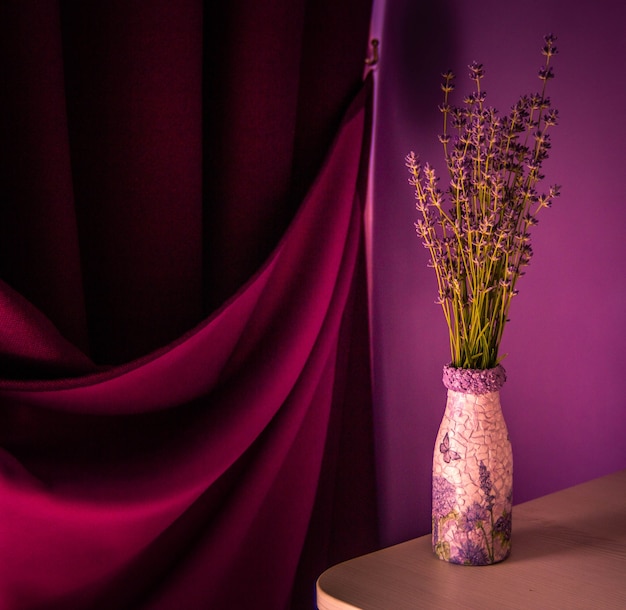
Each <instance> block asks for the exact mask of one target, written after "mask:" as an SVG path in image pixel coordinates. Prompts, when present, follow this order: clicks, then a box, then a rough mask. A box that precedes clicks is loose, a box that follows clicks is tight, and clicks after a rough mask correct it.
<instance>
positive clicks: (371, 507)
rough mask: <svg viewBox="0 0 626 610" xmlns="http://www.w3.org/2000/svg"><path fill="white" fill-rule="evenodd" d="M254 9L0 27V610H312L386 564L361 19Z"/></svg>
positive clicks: (99, 13)
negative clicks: (375, 405) (322, 29)
mask: <svg viewBox="0 0 626 610" xmlns="http://www.w3.org/2000/svg"><path fill="white" fill-rule="evenodd" d="M221 4H229V3H220V5H221ZM258 4H264V5H265V4H266V3H255V2H248V1H245V2H235V3H232V6H231V9H230V10H228V11H227V10H226V8H225V7H222V6H220V7H219V8H215V11H214V13H210V12H209V9H207V8H205V7H203V6H202V3H201V2H197V1H191V0H184V1H181V2H176V3H173V2H166V1H157V2H147V1H133V2H121V1H120V2H110V3H89V2H87V3H85V2H59V3H56V2H33V3H21V2H3V3H1V4H0V30H2V31H1V32H0V63H1V72H0V76H1V77H2V83H1V85H2V88H1V92H0V127H1V138H0V144H1V146H0V151H1V153H0V197H1V199H0V273H1V277H2V280H0V367H1V369H0V375H1V377H2V379H1V380H0V608H2V609H3V610H25V609H34V608H46V609H53V608H63V609H66V608H72V609H77V610H78V609H81V608H103V609H104V608H107V609H109V608H133V609H135V608H137V609H139V608H146V609H148V608H149V609H153V608H154V609H157V608H163V609H178V608H190V609H194V608H198V609H204V608H207V609H208V608H210V609H216V610H219V609H221V608H228V609H235V610H237V609H239V608H251V607H254V608H261V609H262V608H268V609H270V608H271V609H277V608H311V607H312V606H313V603H314V602H313V599H314V593H313V592H314V581H315V577H316V576H317V575H318V574H319V573H320V572H321V570H323V569H324V568H325V567H327V566H328V565H330V564H331V563H334V562H336V561H339V560H342V559H345V558H347V557H349V556H351V555H356V554H360V553H362V552H366V551H368V550H371V549H372V548H373V547H374V545H375V543H376V539H375V538H376V506H375V490H374V476H373V472H374V465H373V449H372V434H371V432H372V430H371V428H372V426H371V424H372V422H371V412H370V406H371V405H370V396H371V394H370V377H369V342H368V332H367V328H368V322H367V296H366V278H365V270H364V252H363V223H362V220H363V219H362V215H363V204H364V193H365V181H366V177H367V176H366V161H367V151H368V147H369V141H368V136H369V129H370V122H371V117H370V116H369V104H370V100H371V82H370V81H369V80H368V81H366V83H365V84H364V85H360V84H359V83H360V70H361V68H362V61H363V50H364V48H365V44H364V42H365V40H366V36H367V29H366V25H367V21H368V18H369V3H364V2H360V1H359V0H354V1H353V2H349V3H346V4H347V5H348V8H346V7H345V6H344V5H342V7H341V8H337V9H336V10H335V9H332V10H331V4H330V3H326V2H310V3H305V2H302V3H300V2H282V3H281V2H277V3H269V4H270V6H268V7H266V9H265V10H266V11H267V12H263V9H261V8H260V7H258V6H257V5H258ZM229 6H230V4H229ZM333 6H334V5H333ZM357 8H358V9H359V10H355V9H357ZM246 9H249V10H246ZM350 10H351V11H352V12H351V13H350ZM324 11H326V13H325V12H324ZM203 13H204V17H203ZM323 14H328V15H329V19H328V24H327V25H328V30H327V31H326V36H327V38H323V37H321V36H320V33H319V31H318V29H319V25H320V23H321V22H324V20H322V19H320V16H321V15H323ZM209 15H210V17H211V19H209ZM268 17H272V19H273V20H274V21H269V22H268V21H267V18H268ZM203 19H204V21H203ZM324 23H325V22H324ZM289 24H291V25H292V26H293V27H291V28H288V27H287V25H289ZM345 24H349V25H350V26H351V27H353V28H355V29H354V30H353V31H351V32H348V33H349V35H348V33H347V32H346V28H345V27H342V25H344V26H345ZM279 25H280V27H278V26H279ZM296 26H299V27H296ZM348 29H350V28H348ZM260 32H261V33H262V34H263V36H262V37H261V38H260V39H259V38H257V37H256V35H257V34H259V33H260ZM316 32H317V35H316V36H315V35H314V34H315V33H316ZM339 33H343V38H340V37H338V35H339ZM240 37H242V38H240ZM322 40H325V41H326V45H325V46H324V44H322ZM244 41H246V42H245V44H244ZM306 41H309V42H308V43H307V42H306ZM312 41H314V42H312ZM348 41H349V42H348ZM257 43H258V44H259V47H258V49H257V52H256V53H254V52H252V51H251V48H252V47H254V45H255V44H257ZM325 47H326V48H325ZM359 47H360V48H359ZM296 48H297V49H298V52H297V53H296V55H295V57H294V55H293V54H290V53H289V51H294V49H296ZM328 48H330V51H329V50H328ZM305 49H306V50H305ZM337 49H342V50H343V53H344V55H343V57H342V59H343V61H341V62H339V63H338V64H337V65H338V67H336V68H334V69H333V66H334V65H335V64H336V63H337V61H336V60H337V57H338V56H337V55H336V54H335V55H333V53H334V52H335V51H337ZM238 55H241V56H242V57H238ZM279 59H280V60H283V59H284V60H285V61H286V63H287V64H291V70H292V71H291V72H289V71H288V72H286V73H283V72H282V71H281V69H280V65H282V63H281V62H279ZM314 59H315V61H314ZM255 60H256V62H257V63H256V65H255V63H254V62H255ZM316 61H317V63H316ZM283 63H284V62H283ZM279 64H280V65H279ZM307 66H308V68H307ZM324 68H327V69H326V70H324ZM307 75H308V77H309V78H307ZM350 75H351V76H350ZM218 76H219V78H218ZM265 77H266V78H265ZM242 79H243V80H242ZM320 83H324V84H320ZM313 91H314V94H313ZM325 91H326V92H327V95H325V93H324V92H325ZM252 94H254V95H255V96H256V101H255V100H254V98H251V97H250V96H251V95H252ZM320 100H323V101H324V103H321V102H320ZM283 102H284V103H283ZM318 102H320V103H318ZM349 102H351V103H350V104H349ZM311 104H312V105H311ZM280 108H283V109H285V108H287V109H291V110H290V112H282V113H281V112H280V111H279V109H280ZM255 109H258V110H259V113H260V114H259V115H258V116H256V115H255V113H254V111H255ZM342 115H343V118H341V116H342ZM307 117H308V118H309V119H310V121H307ZM229 126H230V127H232V130H231V129H229ZM316 126H317V127H319V128H316ZM321 126H323V128H321ZM281 127H282V128H281ZM246 130H248V131H246ZM244 134H245V135H246V136H247V137H244ZM331 141H332V145H331ZM246 142H247V143H248V146H245V145H244V144H245V143H246ZM237 145H239V146H240V147H238V146H237ZM323 159H324V160H323ZM322 160H323V161H322ZM251 163H257V164H258V166H251V165H250V164H251ZM240 183H241V184H240ZM255 195H256V196H257V197H256V198H254V197H255ZM252 198H254V200H253V201H251V199H252ZM269 208H271V209H269ZM295 210H297V213H296V215H295V217H294V212H295ZM220 268H223V270H224V275H223V277H221V276H220V274H219V273H217V271H218V270H219V269H220Z"/></svg>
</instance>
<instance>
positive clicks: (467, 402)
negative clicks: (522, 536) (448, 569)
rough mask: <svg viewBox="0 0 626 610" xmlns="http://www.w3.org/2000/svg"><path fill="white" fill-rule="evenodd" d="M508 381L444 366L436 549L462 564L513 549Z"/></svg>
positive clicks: (495, 558)
mask: <svg viewBox="0 0 626 610" xmlns="http://www.w3.org/2000/svg"><path fill="white" fill-rule="evenodd" d="M505 380H506V373H505V371H504V368H503V367H502V366H497V367H495V368H493V369H487V370H480V369H458V368H454V367H450V366H447V367H444V373H443V382H444V385H445V386H446V388H447V389H448V399H447V403H446V409H445V413H444V415H443V419H442V421H441V425H440V427H439V433H438V434H437V441H436V443H435V450H434V453H433V498H432V500H433V504H432V520H433V523H432V525H433V530H432V537H433V551H434V552H435V554H436V555H437V557H439V558H440V559H442V560H444V561H449V562H451V563H458V564H463V565H474V566H476V565H489V564H492V563H497V562H499V561H502V560H503V559H506V558H507V557H508V556H509V553H510V552H511V516H512V495H513V454H512V451H511V442H510V440H509V434H508V431H507V427H506V422H505V421H504V417H503V415H502V408H501V406H500V388H501V387H502V385H503V384H504V382H505Z"/></svg>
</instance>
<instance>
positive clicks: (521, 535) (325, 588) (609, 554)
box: [317, 470, 626, 610]
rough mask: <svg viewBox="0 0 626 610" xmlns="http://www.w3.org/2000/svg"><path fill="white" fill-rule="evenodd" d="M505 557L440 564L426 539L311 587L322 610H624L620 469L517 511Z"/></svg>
mask: <svg viewBox="0 0 626 610" xmlns="http://www.w3.org/2000/svg"><path fill="white" fill-rule="evenodd" d="M512 549H513V550H512V552H511V556H510V557H509V558H508V559H506V560H505V561H503V562H502V563H499V564H495V565H492V566H484V567H471V566H459V565H454V564H450V563H447V562H444V561H441V560H439V559H437V558H436V557H435V556H434V555H433V553H432V551H431V540H430V535H427V536H422V537H421V538H416V539H415V540H409V541H408V542H404V543H401V544H397V545H395V546H392V547H389V548H386V549H383V550H381V551H377V552H375V553H370V554H368V555H363V556H362V557H357V558H356V559H352V560H350V561H346V562H344V563H341V564H338V565H336V566H334V567H332V568H330V569H328V570H326V571H325V572H324V573H323V574H322V575H321V576H320V577H319V579H318V581H317V606H318V609H319V610H347V609H349V608H361V609H362V610H405V609H406V610H408V609H411V610H415V609H416V608H445V609H446V610H453V609H458V608H469V609H473V608H477V609H478V608H480V609H490V608H517V609H524V610H526V609H533V610H535V609H544V608H555V609H558V610H572V609H576V608H584V609H585V610H600V609H605V608H620V609H621V610H624V609H626V470H622V471H620V472H616V473H614V474H610V475H606V476H604V477H601V478H599V479H594V480H593V481H589V482H587V483H583V484H581V485H577V486H575V487H570V488H568V489H564V490H562V491H559V492H556V493H553V494H550V495H548V496H544V497H542V498H537V499H536V500H531V501H530V502H525V503H523V504H518V505H516V506H515V507H514V508H513V547H512Z"/></svg>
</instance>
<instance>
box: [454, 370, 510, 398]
mask: <svg viewBox="0 0 626 610" xmlns="http://www.w3.org/2000/svg"><path fill="white" fill-rule="evenodd" d="M505 381H506V371H505V370H504V367H503V366H502V365H501V364H498V365H497V366H495V367H493V368H491V369H463V368H458V367H454V366H452V365H451V364H447V365H446V366H444V367H443V385H444V386H446V388H448V390H452V391H454V392H463V393H464V394H477V395H480V394H488V393H489V392H497V391H498V390H499V389H500V388H501V387H502V386H503V385H504V382H505Z"/></svg>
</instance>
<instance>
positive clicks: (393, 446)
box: [371, 0, 626, 544]
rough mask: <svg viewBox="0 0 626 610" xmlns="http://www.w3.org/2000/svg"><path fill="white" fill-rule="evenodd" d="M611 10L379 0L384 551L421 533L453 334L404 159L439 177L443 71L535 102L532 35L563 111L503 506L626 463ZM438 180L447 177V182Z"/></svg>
mask: <svg viewBox="0 0 626 610" xmlns="http://www.w3.org/2000/svg"><path fill="white" fill-rule="evenodd" d="M625 12H626V11H625V9H624V8H622V2H620V1H618V0H600V1H598V2H593V3H591V2H563V1H557V0H531V1H526V2H515V1H511V0H504V1H503V0H482V1H478V0H439V1H438V2H422V1H417V0H386V1H383V0H379V1H378V3H377V4H376V6H375V9H374V21H373V26H372V36H375V37H379V38H380V40H381V43H380V53H381V59H380V62H379V64H378V66H377V68H376V72H377V74H376V78H377V82H378V89H377V100H376V124H375V134H374V159H373V171H372V179H373V182H372V220H373V222H372V238H371V255H372V259H371V260H372V269H371V271H372V280H373V283H372V332H373V342H374V392H375V410H376V411H375V416H376V426H377V445H376V451H377V461H378V466H379V472H378V485H379V493H380V516H381V524H382V538H383V543H384V544H393V543H395V542H399V541H401V540H405V539H408V538H411V537H414V536H418V535H422V534H425V533H428V532H429V531H430V477H431V460H432V448H433V443H434V439H435V435H436V432H437V428H438V425H439V422H440V420H441V416H442V414H443V408H444V405H445V396H446V394H445V388H444V387H443V385H442V383H441V367H442V366H443V365H444V364H445V363H447V362H448V358H449V356H448V340H447V330H446V327H445V322H444V319H443V315H442V313H441V309H440V307H439V306H437V305H435V304H434V299H435V297H436V287H435V280H434V274H433V272H432V270H431V269H429V268H427V267H426V262H427V259H428V256H427V253H426V251H425V250H424V249H423V247H422V246H421V244H420V242H419V240H418V239H417V237H416V236H415V233H414V230H413V222H414V219H415V211H414V204H413V193H412V190H411V188H410V187H409V186H408V184H407V176H408V174H407V173H406V170H405V168H404V164H403V163H404V156H405V155H406V154H407V153H408V152H409V151H410V150H415V152H416V153H418V154H419V155H420V157H421V158H422V160H424V161H430V162H431V163H432V164H433V165H435V166H436V167H437V168H438V169H439V170H440V175H442V181H443V180H445V175H444V174H443V173H442V172H441V169H443V166H442V159H443V156H442V152H441V148H440V144H439V143H438V141H437V134H438V133H439V132H440V129H441V115H440V113H439V111H438V109H437V105H438V104H439V103H440V102H441V91H440V89H439V84H440V80H441V79H440V74H441V72H443V71H444V70H446V69H448V68H452V69H453V70H454V71H455V73H456V74H457V91H456V93H457V94H461V93H462V92H466V91H470V90H471V84H472V83H471V82H470V81H469V79H468V78H467V76H466V74H467V69H466V66H467V64H468V63H470V62H471V61H472V60H474V59H475V60H477V61H480V62H482V63H483V64H484V65H485V68H486V76H485V79H484V81H483V88H484V89H485V90H486V91H487V103H488V104H490V105H493V106H495V107H496V108H498V109H499V110H500V111H501V113H503V114H504V113H506V112H508V111H509V109H510V107H511V105H512V104H513V103H514V102H515V101H516V99H517V98H518V97H519V95H520V94H522V93H532V92H534V91H537V90H538V89H539V86H540V81H539V79H538V78H537V76H536V75H537V70H538V69H539V67H540V66H541V65H542V62H543V57H542V55H541V52H540V49H541V46H542V44H543V35H544V34H546V33H548V32H554V33H555V34H556V35H557V36H558V42H557V46H558V49H559V54H558V55H557V56H556V57H555V59H554V64H553V65H554V68H555V73H556V78H555V80H553V81H551V83H550V91H549V94H550V96H551V98H552V100H553V103H554V105H555V106H556V107H557V108H558V109H559V112H560V117H561V120H560V124H559V125H558V126H557V127H556V128H555V129H554V130H553V133H552V137H553V148H552V154H551V158H550V159H549V160H548V161H547V162H546V164H545V166H544V169H545V173H546V176H547V177H546V186H547V185H548V184H552V183H558V184H561V185H562V189H561V192H562V195H561V197H560V198H559V199H558V200H557V201H556V202H555V204H554V206H553V208H552V209H550V210H547V211H546V213H544V214H542V216H541V219H540V223H539V225H538V226H537V227H534V229H535V231H534V234H533V235H534V237H533V249H534V252H535V255H534V258H533V261H532V262H531V265H530V267H529V268H528V269H527V274H526V276H525V277H524V278H522V280H521V281H520V283H519V286H518V287H519V289H520V293H519V296H518V297H517V298H516V301H514V302H513V305H512V309H511V316H510V317H511V321H510V323H509V325H508V327H507V329H506V330H505V336H504V343H503V352H506V353H508V354H509V355H508V357H507V358H506V359H505V360H504V362H503V365H504V366H505V368H506V370H507V373H508V381H507V383H506V384H505V387H504V388H503V390H502V392H501V396H502V404H503V409H504V414H505V418H506V420H507V423H508V426H509V432H510V435H511V439H512V442H513V450H514V460H515V466H514V481H515V483H514V484H515V491H514V501H515V503H519V502H523V501H525V500H529V499H532V498H534V497H537V496H540V495H544V494H546V493H549V492H552V491H556V490H558V489H561V488H564V487H567V486H570V485H573V484H576V483H579V482H582V481H585V480H588V479H591V478H593V477H596V476H600V475H602V474H607V473H610V472H614V471H616V470H619V469H622V468H625V467H626V440H625V439H626V404H625V403H626V401H625V400H624V385H625V383H624V380H625V377H626V374H625V371H626V361H625V357H624V352H625V346H624V339H625V338H626V333H625V320H624V317H625V316H624V313H625V301H626V274H625V272H624V228H625V225H626V186H625V184H626V154H625V153H624V145H625V142H626V120H625V119H624V113H625V111H626V79H625V78H624V76H625V72H626V68H625V65H626V43H625V38H624V34H623V24H624V16H625V15H624V13H625ZM445 184H446V185H447V182H446V183H445Z"/></svg>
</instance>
